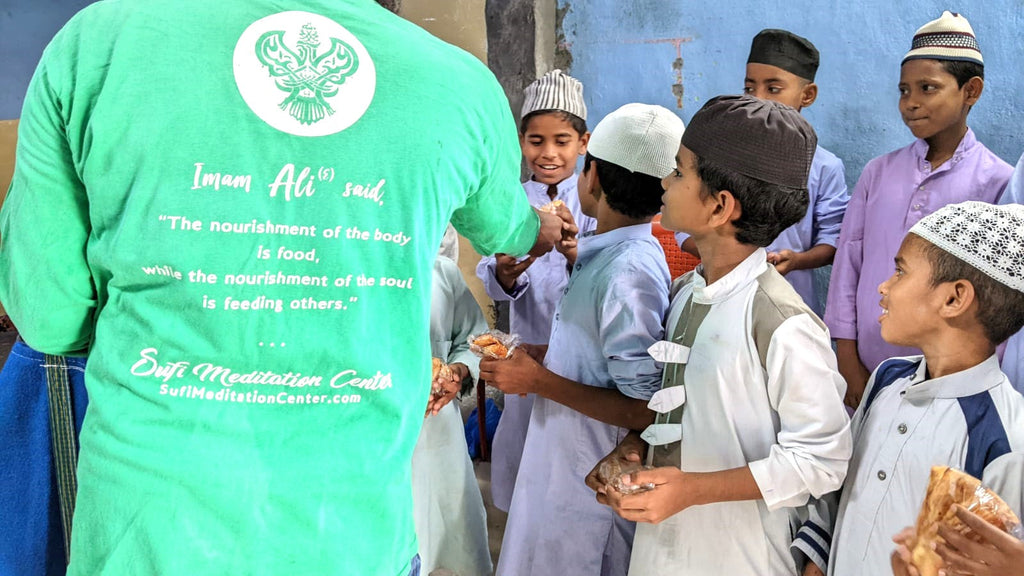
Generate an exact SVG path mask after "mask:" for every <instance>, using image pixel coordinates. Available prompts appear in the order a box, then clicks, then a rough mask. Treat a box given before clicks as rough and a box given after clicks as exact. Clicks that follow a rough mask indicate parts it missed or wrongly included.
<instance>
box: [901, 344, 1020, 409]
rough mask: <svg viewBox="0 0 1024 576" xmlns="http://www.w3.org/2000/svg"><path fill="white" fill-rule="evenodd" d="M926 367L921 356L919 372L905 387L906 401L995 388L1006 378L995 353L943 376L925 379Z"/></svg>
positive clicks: (960, 395)
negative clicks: (974, 364)
mask: <svg viewBox="0 0 1024 576" xmlns="http://www.w3.org/2000/svg"><path fill="white" fill-rule="evenodd" d="M927 371H928V367H927V366H926V362H925V360H924V359H923V358H922V359H921V365H920V366H918V367H917V372H916V373H914V377H913V379H912V380H911V381H910V386H908V387H907V389H906V395H905V396H904V398H906V400H907V401H910V402H913V401H914V400H926V399H927V400H930V399H933V398H964V397H966V396H973V395H975V394H979V393H981V392H984V391H986V390H990V389H992V388H995V387H996V386H998V385H999V384H1000V383H1001V382H1002V381H1003V380H1004V379H1005V378H1006V376H1004V375H1003V372H1002V370H1001V369H1000V368H999V358H998V357H997V356H996V355H995V354H993V355H992V356H989V357H988V359H987V360H985V361H984V362H982V363H981V364H978V365H977V366H972V367H970V368H968V369H967V370H961V371H960V372H957V373H955V374H950V375H948V376H942V377H941V378H932V379H930V380H926V378H927Z"/></svg>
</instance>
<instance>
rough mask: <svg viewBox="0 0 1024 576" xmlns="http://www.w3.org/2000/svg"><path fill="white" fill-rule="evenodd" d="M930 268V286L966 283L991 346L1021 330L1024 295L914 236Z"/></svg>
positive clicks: (1023, 317)
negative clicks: (968, 284) (972, 293)
mask: <svg viewBox="0 0 1024 576" xmlns="http://www.w3.org/2000/svg"><path fill="white" fill-rule="evenodd" d="M913 237H914V238H915V239H916V240H917V241H918V242H920V246H921V249H922V251H923V252H924V255H925V257H926V258H927V259H928V263H929V264H931V267H932V286H938V285H939V284H942V283H943V282H954V281H956V280H966V281H968V282H970V283H971V285H972V286H974V296H975V298H976V299H977V300H978V316H977V318H978V323H979V324H981V327H982V329H983V330H985V336H986V337H988V339H989V342H991V343H992V345H993V346H996V345H999V344H1000V343H1002V342H1004V341H1005V340H1006V339H1007V338H1009V337H1010V336H1013V335H1014V334H1015V333H1016V332H1017V331H1018V330H1020V329H1021V327H1024V292H1021V291H1020V290H1014V289H1013V288H1010V287H1009V286H1007V285H1006V284H1003V283H1002V282H999V281H998V280H996V279H994V278H992V277H991V276H989V275H988V274H985V273H984V272H982V271H981V270H978V269H977V268H975V267H974V266H971V265H970V264H968V263H967V262H964V261H963V260H961V259H959V258H957V257H956V256H954V255H952V254H950V253H949V252H946V251H945V250H943V249H942V248H939V247H938V246H936V245H935V244H932V243H931V242H929V241H927V240H925V239H924V238H921V237H920V236H918V235H916V234H914V235H913Z"/></svg>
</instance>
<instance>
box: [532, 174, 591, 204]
mask: <svg viewBox="0 0 1024 576" xmlns="http://www.w3.org/2000/svg"><path fill="white" fill-rule="evenodd" d="M578 180H579V175H578V174H573V175H572V176H569V177H568V178H566V179H565V180H562V181H561V182H559V183H558V184H557V185H556V187H557V188H558V194H556V195H555V199H556V200H561V199H562V198H564V197H565V195H566V194H567V193H570V192H571V193H576V183H577V181H578ZM523 186H524V187H525V188H528V189H531V190H532V191H536V192H537V193H539V194H545V195H547V193H548V185H547V184H542V183H541V182H537V181H536V180H533V179H530V180H527V181H526V182H523Z"/></svg>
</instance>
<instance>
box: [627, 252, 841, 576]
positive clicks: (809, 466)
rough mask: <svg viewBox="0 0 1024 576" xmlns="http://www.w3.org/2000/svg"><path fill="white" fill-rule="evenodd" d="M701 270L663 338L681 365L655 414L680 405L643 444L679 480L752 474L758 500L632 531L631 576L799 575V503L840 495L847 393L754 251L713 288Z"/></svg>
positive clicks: (799, 312) (781, 284)
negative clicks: (675, 469) (680, 350)
mask: <svg viewBox="0 0 1024 576" xmlns="http://www.w3.org/2000/svg"><path fill="white" fill-rule="evenodd" d="M701 272H702V268H698V269H697V270H696V271H695V272H691V273H690V274H687V275H685V276H683V277H681V278H680V279H679V280H677V281H676V285H675V286H674V287H673V288H674V289H676V290H678V293H677V294H675V296H674V297H673V300H672V305H671V307H670V309H669V314H668V323H667V326H668V329H667V331H666V334H667V335H669V336H670V337H671V340H672V341H673V342H676V343H682V344H683V345H686V346H689V347H690V352H689V358H688V359H685V358H677V359H676V363H673V364H668V365H666V367H665V378H664V383H663V390H662V391H661V392H659V393H657V394H655V396H654V398H652V405H657V404H659V402H660V401H662V400H668V399H670V398H671V397H673V396H674V397H676V398H679V399H682V395H681V394H676V393H674V391H672V388H674V387H677V386H685V404H683V405H682V406H681V407H680V408H681V409H680V408H676V409H675V410H672V411H671V413H669V414H662V415H659V418H658V420H657V422H656V423H655V424H654V425H652V427H650V428H648V430H647V431H646V432H645V434H644V437H645V439H647V440H648V442H651V443H658V444H660V443H663V442H665V441H669V443H667V444H664V445H662V446H652V448H651V450H650V451H649V458H651V459H652V462H653V464H654V465H656V466H666V465H676V466H679V467H680V468H681V469H682V470H685V471H686V472H714V471H721V470H728V469H732V468H738V467H742V466H749V468H750V470H751V472H752V473H753V476H754V479H755V480H756V482H757V485H758V487H759V488H760V490H761V494H762V495H763V497H764V499H763V500H758V501H744V502H727V503H718V504H710V505H706V506H694V507H690V508H688V509H686V510H683V511H682V512H680V513H678V514H676V515H675V516H672V517H671V518H668V519H667V520H665V521H664V522H662V523H661V524H657V525H652V524H645V523H641V524H638V525H637V530H636V538H635V539H634V542H633V556H632V559H631V563H630V569H629V574H630V576H657V575H662V574H672V575H673V576H675V575H677V574H694V575H708V576H712V575H714V576H717V575H721V574H737V575H738V574H743V575H748V574H766V575H767V574H770V575H773V576H774V575H786V574H797V573H798V570H799V569H800V568H801V567H800V566H799V565H798V564H797V560H796V559H795V558H794V554H793V553H792V552H791V551H790V546H791V544H792V541H793V534H794V532H795V529H796V527H798V526H799V525H800V522H801V520H802V519H803V518H804V516H805V512H804V508H806V506H805V505H806V504H807V503H808V499H809V498H810V497H811V496H815V497H817V496H820V495H823V494H826V493H828V492H831V491H833V490H835V489H837V488H838V487H839V485H840V484H841V483H842V481H843V478H844V477H845V474H846V466H847V463H848V460H849V458H850V453H851V451H852V447H851V440H850V431H849V418H848V416H847V413H846V410H845V408H844V407H843V394H844V392H845V388H846V386H845V383H844V381H843V379H842V377H841V376H840V375H839V373H838V370H837V367H836V359H835V355H834V354H833V353H832V349H831V347H830V344H829V337H828V332H827V330H826V329H825V327H824V325H823V324H822V323H821V321H820V320H819V319H818V318H817V317H816V316H814V314H813V313H812V312H811V311H810V309H808V307H807V305H806V304H805V303H804V302H803V300H802V299H801V298H800V296H799V295H798V294H797V293H796V292H795V291H794V290H793V288H792V286H790V285H789V284H788V283H787V282H786V281H785V280H784V279H783V277H782V276H781V275H780V274H779V273H778V272H776V271H775V269H774V268H773V267H771V266H769V265H768V264H767V262H766V261H765V252H764V250H763V249H758V250H757V251H755V252H754V253H753V254H751V255H750V256H749V257H748V258H747V259H745V260H744V261H743V262H741V263H740V264H739V265H738V266H737V267H736V268H735V269H733V270H732V271H731V272H729V273H728V274H727V275H726V276H725V277H723V278H721V279H720V280H718V281H716V282H715V283H713V284H711V285H710V286H709V285H707V284H706V283H705V281H704V278H703V277H702V276H701V275H700V273H701ZM691 296H692V304H690V305H689V309H688V310H686V311H685V312H684V309H685V308H687V302H688V301H689V300H691ZM682 362H685V365H682V364H681V363H682ZM684 379H685V385H684V384H683V382H682V381H683V380H684ZM671 408H672V406H671V404H670V405H668V406H664V405H663V406H660V410H659V411H661V410H664V411H666V412H668V411H669V410H670V409H671ZM680 421H681V422H680ZM673 422H674V423H675V424H673ZM673 438H674V439H676V440H679V439H680V438H681V440H680V441H678V442H672V440H673Z"/></svg>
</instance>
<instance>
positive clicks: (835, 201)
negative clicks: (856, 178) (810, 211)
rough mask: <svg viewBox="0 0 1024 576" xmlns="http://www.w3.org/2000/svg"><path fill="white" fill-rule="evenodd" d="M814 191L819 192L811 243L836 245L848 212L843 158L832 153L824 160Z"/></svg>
mask: <svg viewBox="0 0 1024 576" xmlns="http://www.w3.org/2000/svg"><path fill="white" fill-rule="evenodd" d="M817 156H822V155H821V154H818V155H816V157H817ZM823 158H824V157H823ZM814 192H816V193H817V198H816V200H815V202H814V226H813V230H812V238H811V245H812V246H820V245H821V244H828V245H829V246H835V245H836V244H838V243H839V230H840V228H841V227H842V224H843V215H844V214H845V213H846V203H847V202H848V201H849V195H848V194H847V191H846V170H845V168H844V167H843V161H842V160H840V159H839V158H837V157H835V156H831V155H830V156H829V157H828V159H827V160H822V167H821V175H820V176H819V178H818V182H817V186H816V190H814Z"/></svg>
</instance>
